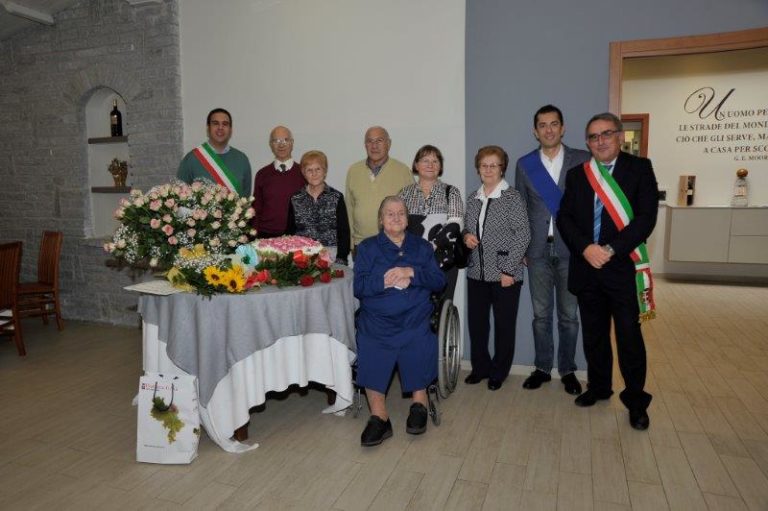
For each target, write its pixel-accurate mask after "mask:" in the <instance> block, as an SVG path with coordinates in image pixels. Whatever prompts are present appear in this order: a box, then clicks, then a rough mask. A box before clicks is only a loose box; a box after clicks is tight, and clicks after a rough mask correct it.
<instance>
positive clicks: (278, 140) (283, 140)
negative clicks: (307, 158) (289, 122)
mask: <svg viewBox="0 0 768 511" xmlns="http://www.w3.org/2000/svg"><path fill="white" fill-rule="evenodd" d="M269 143H270V144H272V145H285V144H292V143H293V139H292V138H273V139H271V140H270V141H269Z"/></svg>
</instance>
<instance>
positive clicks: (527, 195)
mask: <svg viewBox="0 0 768 511" xmlns="http://www.w3.org/2000/svg"><path fill="white" fill-rule="evenodd" d="M563 134H565V125H564V124H563V113H562V112H561V111H560V109H559V108H557V107H556V106H554V105H545V106H543V107H541V108H539V109H538V111H537V112H536V114H535V115H534V116H533V136H534V137H536V139H537V140H538V141H539V148H538V149H534V150H533V151H531V152H530V153H528V154H526V155H525V156H523V157H522V158H520V159H519V160H518V161H517V167H516V169H515V188H517V190H518V191H519V192H520V195H522V197H523V200H525V203H526V206H527V208H528V221H529V222H530V226H531V243H530V244H529V245H528V251H527V252H526V259H527V264H528V286H529V288H530V291H531V302H532V304H533V339H534V347H535V350H536V358H535V361H534V363H535V366H536V369H535V370H534V371H533V372H532V373H531V375H530V376H529V377H528V378H527V379H526V380H525V382H524V383H523V387H524V388H526V389H537V388H539V387H541V384H542V383H544V382H548V381H550V380H551V379H552V376H551V375H550V373H551V371H552V366H553V363H554V351H555V347H554V339H553V335H552V317H553V309H554V304H555V298H557V331H558V334H559V341H560V342H559V344H558V349H557V369H558V372H559V373H560V379H561V381H562V382H563V385H564V386H565V391H566V392H567V393H569V394H573V395H577V394H581V384H580V383H579V380H577V379H576V375H575V374H574V371H575V370H576V362H575V360H574V358H575V355H576V339H577V337H578V335H579V319H578V316H577V311H576V309H577V301H576V297H575V296H574V295H572V294H571V293H570V292H569V291H568V259H569V257H570V253H569V252H568V248H567V247H566V246H565V243H563V240H562V239H561V238H560V233H559V232H558V230H557V226H555V220H554V219H555V218H556V217H557V210H558V208H559V207H560V199H561V198H562V196H563V190H564V187H565V174H566V172H567V171H568V169H570V168H571V167H575V166H576V165H579V164H581V163H584V162H585V161H587V160H588V159H589V153H588V152H587V151H582V150H580V149H571V148H570V147H568V146H566V145H564V144H563V143H562V142H561V140H562V138H563Z"/></svg>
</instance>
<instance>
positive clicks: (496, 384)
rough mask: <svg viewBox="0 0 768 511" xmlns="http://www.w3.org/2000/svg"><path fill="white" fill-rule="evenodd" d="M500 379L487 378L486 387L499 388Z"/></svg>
mask: <svg viewBox="0 0 768 511" xmlns="http://www.w3.org/2000/svg"><path fill="white" fill-rule="evenodd" d="M501 383H502V382H501V380H498V379H496V378H488V389H490V390H499V389H500V388H501Z"/></svg>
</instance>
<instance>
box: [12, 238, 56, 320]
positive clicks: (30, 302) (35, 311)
mask: <svg viewBox="0 0 768 511" xmlns="http://www.w3.org/2000/svg"><path fill="white" fill-rule="evenodd" d="M63 240H64V235H63V234H62V233H61V232H56V231H45V232H44V233H43V239H42V240H41V241H40V255H39V257H38V259H37V282H22V283H20V284H19V290H18V297H19V299H18V302H19V312H20V314H21V317H23V318H26V317H30V316H42V318H43V323H46V324H48V315H50V314H54V315H55V316H56V324H57V325H58V327H59V330H61V329H62V328H64V323H63V321H62V319H61V306H60V304H59V258H60V256H61V243H62V241H63ZM49 306H52V308H51V307H49Z"/></svg>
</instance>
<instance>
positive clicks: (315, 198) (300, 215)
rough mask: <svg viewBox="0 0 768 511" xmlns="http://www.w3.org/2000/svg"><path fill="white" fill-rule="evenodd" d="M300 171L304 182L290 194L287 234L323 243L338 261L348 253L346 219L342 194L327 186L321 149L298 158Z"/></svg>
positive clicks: (324, 161)
mask: <svg viewBox="0 0 768 511" xmlns="http://www.w3.org/2000/svg"><path fill="white" fill-rule="evenodd" d="M301 173H302V174H303V175H304V179H305V180H306V181H307V184H306V186H305V187H304V188H302V189H301V190H299V191H298V192H296V193H294V194H293V195H292V196H291V201H290V203H289V205H288V228H287V230H286V234H296V235H298V236H306V237H307V238H312V239H313V240H317V241H319V242H320V243H322V244H323V246H325V247H326V248H328V249H329V251H330V253H331V256H332V257H334V258H335V259H336V263H338V264H347V257H348V256H349V242H350V235H349V220H348V219H347V206H346V204H345V203H344V195H343V194H342V193H341V192H340V191H338V190H336V189H335V188H332V187H330V186H328V184H327V183H326V182H325V177H326V176H327V175H328V158H327V157H326V156H325V153H323V152H322V151H307V152H306V153H304V154H303V155H302V157H301Z"/></svg>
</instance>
